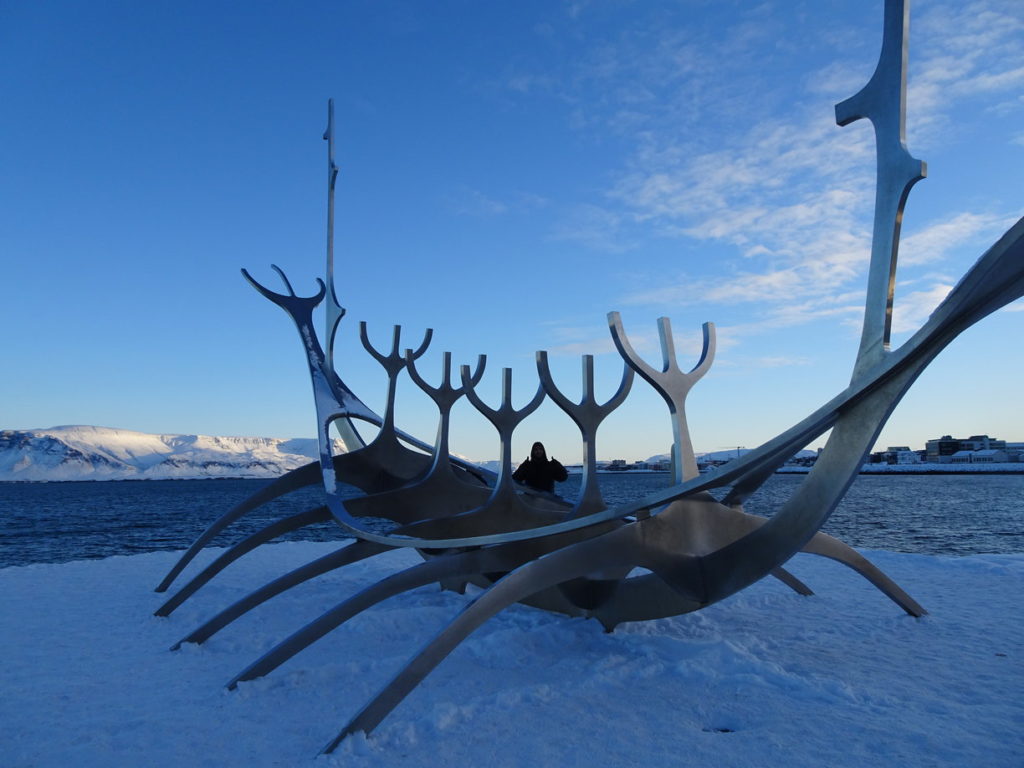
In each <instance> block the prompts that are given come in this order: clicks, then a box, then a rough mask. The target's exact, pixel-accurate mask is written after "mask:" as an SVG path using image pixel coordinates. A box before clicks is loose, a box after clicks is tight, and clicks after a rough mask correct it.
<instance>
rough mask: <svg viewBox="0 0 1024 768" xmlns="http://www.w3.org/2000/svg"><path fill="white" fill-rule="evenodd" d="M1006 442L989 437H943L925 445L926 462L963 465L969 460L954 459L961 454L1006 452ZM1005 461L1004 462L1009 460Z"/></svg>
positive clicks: (961, 457) (962, 458)
mask: <svg viewBox="0 0 1024 768" xmlns="http://www.w3.org/2000/svg"><path fill="white" fill-rule="evenodd" d="M1006 447H1007V446H1006V441H1005V440H997V439H996V438H994V437H989V436H988V435H971V436H970V437H968V438H958V437H952V436H950V435H943V436H942V437H940V438H937V439H935V440H929V441H928V442H927V443H926V444H925V461H928V462H932V463H939V464H947V463H954V464H963V463H967V462H969V461H970V459H969V458H964V457H963V456H960V457H959V458H958V459H956V460H955V461H954V459H953V457H954V456H956V455H957V454H959V453H974V452H976V451H999V450H1002V451H1005V450H1006ZM1008 458H1009V457H1008V456H1007V459H1004V461H1006V460H1008Z"/></svg>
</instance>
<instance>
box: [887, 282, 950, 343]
mask: <svg viewBox="0 0 1024 768" xmlns="http://www.w3.org/2000/svg"><path fill="white" fill-rule="evenodd" d="M951 290H953V286H952V285H948V284H942V283H936V284H935V285H933V286H932V287H931V288H928V289H927V290H923V291H913V292H911V293H907V294H904V295H901V296H899V297H898V299H899V300H898V301H895V302H894V303H893V309H892V332H893V333H908V332H911V331H916V330H917V329H918V328H920V327H921V325H922V324H923V323H924V321H925V320H927V319H928V316H929V315H930V314H931V313H932V312H933V311H934V310H935V308H936V307H937V306H939V304H941V303H942V300H943V299H945V298H946V296H947V295H949V292H950V291H951Z"/></svg>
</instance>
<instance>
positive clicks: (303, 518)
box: [153, 507, 331, 616]
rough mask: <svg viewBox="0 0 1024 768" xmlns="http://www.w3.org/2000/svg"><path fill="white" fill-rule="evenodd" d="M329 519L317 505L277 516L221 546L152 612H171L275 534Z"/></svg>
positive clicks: (159, 614) (154, 613) (156, 613)
mask: <svg viewBox="0 0 1024 768" xmlns="http://www.w3.org/2000/svg"><path fill="white" fill-rule="evenodd" d="M330 519H331V513H330V510H328V509H327V507H316V508H315V509H310V510H307V511H305V512H299V513H298V514H296V515H291V516H290V517H286V518H284V519H283V520H278V521H277V522H274V523H271V524H270V525H267V526H264V527H263V528H261V529H260V530H258V531H256V532H255V533H253V534H251V535H249V536H246V537H245V538H244V539H242V540H241V541H240V542H238V543H237V544H235V545H234V546H231V547H229V548H228V549H226V550H224V552H222V553H221V554H220V555H219V556H218V557H217V559H215V560H214V561H213V562H212V563H210V564H209V565H208V566H206V567H205V568H204V569H203V570H202V571H200V572H199V573H198V574H197V575H196V576H195V577H194V578H193V579H192V580H191V581H189V582H188V583H187V584H186V585H185V586H183V587H182V588H181V589H179V590H178V591H177V592H176V593H175V594H174V596H173V597H171V599H170V600H168V601H167V602H165V603H164V604H163V605H161V606H160V607H159V608H157V609H156V610H155V611H154V612H153V615H154V616H170V615H171V613H172V612H173V611H174V609H175V608H177V607H178V606H179V605H181V604H182V603H183V602H185V601H186V600H187V599H188V598H189V597H191V596H192V595H194V594H195V593H196V592H197V591H198V590H199V588H200V587H202V586H203V585H204V584H206V583H207V582H208V581H209V580H210V579H212V578H213V577H214V576H216V575H217V574H218V573H220V572H221V571H223V570H224V569H225V568H227V567H228V566H229V565H231V563H233V562H235V560H237V559H238V558H240V557H241V556H242V555H244V554H246V553H247V552H251V551H252V550H254V549H256V547H258V546H259V545H260V544H264V543H266V542H268V541H272V540H273V539H276V538H277V537H278V536H282V535H284V534H286V533H289V532H291V531H295V530H298V529H299V528H305V527H306V526H307V525H314V524H316V523H326V522H327V521H328V520H330Z"/></svg>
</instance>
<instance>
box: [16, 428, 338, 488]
mask: <svg viewBox="0 0 1024 768" xmlns="http://www.w3.org/2000/svg"><path fill="white" fill-rule="evenodd" d="M344 450H345V449H344V447H343V446H342V444H341V442H340V441H338V442H336V445H335V454H338V453H343V452H344ZM318 451H319V449H318V447H317V442H316V440H313V439H302V438H298V439H293V440H288V439H281V438H273V437H209V436H207V435H150V434H146V433H144V432H132V431H129V430H126V429H111V428H109V427H84V426H65V427H52V428H50V429H30V430H2V431H0V481H4V480H24V481H46V480H168V479H190V478H210V477H255V478H263V477H266V478H269V477H277V476H279V475H282V474H284V473H285V472H288V471H290V470H293V469H296V468H298V467H301V466H303V465H304V464H308V463H309V462H311V461H313V460H314V459H315V458H316V457H317V454H318Z"/></svg>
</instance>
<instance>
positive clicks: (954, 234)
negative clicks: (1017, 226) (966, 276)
mask: <svg viewBox="0 0 1024 768" xmlns="http://www.w3.org/2000/svg"><path fill="white" fill-rule="evenodd" d="M1014 221H1015V219H1014V218H1013V217H1007V216H1000V215H997V214H994V213H980V214H979V213H961V214H959V215H958V216H954V217H953V218H952V219H948V220H943V221H938V222H934V223H933V224H931V225H929V226H927V227H925V228H924V229H920V230H918V231H917V232H915V233H914V234H912V235H910V236H908V237H904V238H902V240H901V242H900V264H903V265H906V266H910V265H918V264H928V263H930V262H936V261H941V260H942V259H943V258H945V257H946V256H947V255H948V254H949V252H950V251H952V250H954V249H956V248H959V247H961V246H963V245H965V244H967V243H971V242H977V241H978V240H979V239H980V238H982V237H988V236H994V235H996V234H998V233H1000V232H1003V231H1004V230H1006V229H1008V228H1009V227H1010V226H1011V225H1012V224H1013V222H1014ZM978 255H979V256H980V255H981V253H980V252H979V253H978Z"/></svg>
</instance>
